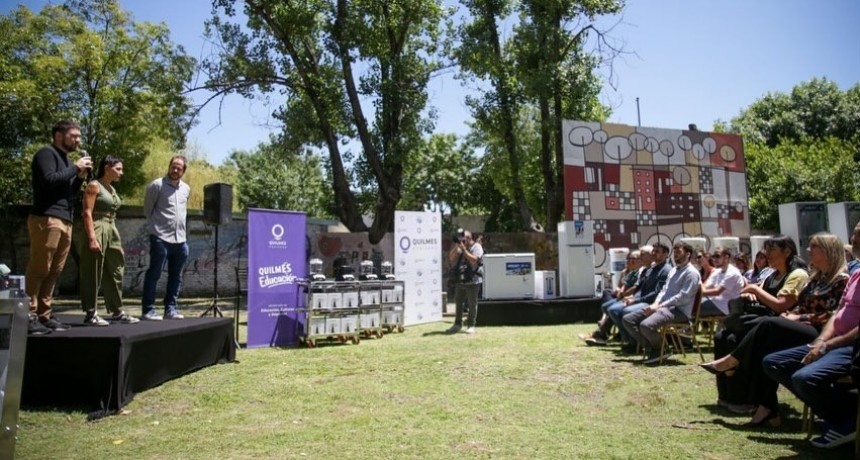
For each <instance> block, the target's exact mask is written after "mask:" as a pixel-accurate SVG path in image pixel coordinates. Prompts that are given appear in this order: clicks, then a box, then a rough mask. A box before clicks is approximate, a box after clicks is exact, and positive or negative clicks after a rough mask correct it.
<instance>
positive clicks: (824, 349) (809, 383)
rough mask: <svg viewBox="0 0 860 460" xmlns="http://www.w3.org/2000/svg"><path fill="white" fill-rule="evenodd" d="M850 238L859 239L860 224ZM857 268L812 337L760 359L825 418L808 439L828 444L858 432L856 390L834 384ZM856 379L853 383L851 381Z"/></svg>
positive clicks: (844, 362)
mask: <svg viewBox="0 0 860 460" xmlns="http://www.w3.org/2000/svg"><path fill="white" fill-rule="evenodd" d="M851 240H852V241H860V224H857V225H856V226H855V227H854V232H853V234H852V235H851ZM858 284H860V272H854V273H853V274H851V277H850V278H849V279H848V285H847V287H846V288H845V292H844V293H843V295H842V299H841V300H840V302H839V308H838V309H837V311H836V313H835V314H834V315H833V316H831V317H830V321H828V322H827V324H825V325H824V328H823V329H822V330H821V333H820V334H819V335H818V337H817V338H816V339H815V340H813V341H812V342H810V343H808V344H806V345H798V346H797V347H794V348H789V349H787V350H783V351H778V352H775V353H771V354H769V355H767V356H765V358H764V362H763V363H762V367H763V368H764V373H765V374H766V375H767V376H768V377H770V378H771V379H772V380H774V381H776V382H779V383H781V384H782V385H783V386H784V387H785V388H787V389H788V390H789V391H791V392H792V393H794V395H795V396H797V398H798V399H800V400H801V401H803V402H804V403H806V404H808V405H809V407H810V408H811V409H812V412H813V413H814V414H815V415H817V416H818V417H820V418H821V419H822V420H823V421H824V427H825V428H824V433H823V434H822V435H821V436H819V437H816V438H813V439H811V440H810V442H812V445H814V446H816V447H823V448H830V447H836V446H839V445H842V444H844V443H847V442H851V441H853V440H854V438H855V436H856V431H857V426H856V424H857V418H856V417H857V412H856V411H857V394H856V393H855V392H854V391H851V389H850V388H849V387H848V386H846V385H838V384H836V385H834V383H835V382H836V381H837V380H839V379H840V378H842V377H844V376H845V375H847V374H848V373H849V371H850V369H851V364H852V359H853V356H854V353H856V351H857V350H854V347H852V346H851V345H852V344H854V346H855V347H856V346H857V344H856V343H855V342H856V340H857V335H858V329H857V324H858V322H860V289H858ZM856 383H857V382H856V379H855V384H856Z"/></svg>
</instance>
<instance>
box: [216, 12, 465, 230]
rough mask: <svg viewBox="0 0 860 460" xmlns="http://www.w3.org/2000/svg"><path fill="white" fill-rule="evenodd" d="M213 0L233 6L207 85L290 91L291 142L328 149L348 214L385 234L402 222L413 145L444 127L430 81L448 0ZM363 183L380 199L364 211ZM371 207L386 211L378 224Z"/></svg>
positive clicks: (286, 106) (338, 197)
mask: <svg viewBox="0 0 860 460" xmlns="http://www.w3.org/2000/svg"><path fill="white" fill-rule="evenodd" d="M213 4H214V6H215V8H216V13H217V14H221V16H218V15H216V16H214V17H213V18H212V19H211V20H210V21H209V22H208V26H207V28H208V30H209V32H210V34H212V35H213V36H217V37H218V41H219V42H220V43H222V44H223V49H221V50H220V52H219V54H218V56H216V57H215V58H213V59H210V60H207V61H206V62H205V63H204V67H205V69H206V71H207V72H208V74H209V80H208V82H207V83H206V87H207V88H208V89H209V90H212V91H215V96H214V97H217V96H218V95H221V94H226V93H228V92H236V93H239V94H243V95H246V96H249V97H253V95H254V94H256V91H262V92H263V93H268V92H271V91H273V90H276V89H277V90H280V91H281V93H282V94H283V95H284V97H285V100H284V102H283V105H282V106H281V108H280V110H279V111H278V113H277V114H276V116H277V117H278V118H279V119H281V121H282V122H283V123H284V135H283V142H285V143H286V144H287V146H288V147H290V146H292V147H294V146H296V145H307V146H314V147H319V148H322V149H324V150H326V151H327V152H328V167H329V169H330V173H331V174H330V175H331V184H332V188H333V190H334V203H335V212H336V215H337V216H338V218H340V220H341V221H342V222H343V223H344V225H346V226H347V228H349V229H350V230H352V231H364V230H368V231H369V238H370V241H371V242H374V243H375V242H377V241H379V240H381V238H382V237H383V235H384V234H385V232H388V231H391V230H392V228H393V222H394V210H395V208H396V207H397V204H398V202H399V201H400V200H401V197H402V193H403V169H404V164H405V162H406V160H407V158H408V155H409V154H410V152H412V151H414V150H415V149H417V148H420V147H421V146H422V145H423V143H424V141H423V136H424V135H425V134H427V133H429V131H430V130H431V129H432V123H431V120H430V119H429V118H428V114H427V112H426V111H425V109H426V107H427V90H426V88H427V82H428V80H429V78H430V76H431V73H432V72H433V71H434V70H437V69H439V68H440V66H441V64H440V63H439V60H440V56H441V55H442V53H441V51H442V47H443V46H444V45H445V44H446V42H445V34H444V30H445V27H444V26H445V24H446V21H447V17H448V13H447V12H446V11H445V10H444V9H443V8H442V7H441V6H440V2H439V1H438V0H400V1H378V0H308V1H302V2H284V1H279V0H278V1H276V0H244V1H240V0H215V1H214V2H213ZM237 9H242V10H243V11H244V13H245V15H246V16H247V18H248V20H247V24H246V28H245V29H243V28H242V27H240V26H239V25H238V24H235V23H232V22H230V21H231V20H232V18H233V17H235V15H236V14H235V13H236V11H237ZM367 112H371V114H370V115H368V114H367ZM350 149H355V151H356V152H358V153H357V154H355V159H354V162H355V165H356V166H357V169H356V174H354V175H351V174H350V173H349V171H348V170H347V167H346V164H345V163H346V162H348V161H349V160H350V156H351V153H352V152H351V150H350ZM345 160H346V162H345ZM362 172H364V173H366V174H361V173H362ZM357 193H364V194H365V195H367V194H368V193H369V194H372V196H373V199H372V200H365V201H364V202H365V203H367V202H370V206H371V209H362V206H361V203H362V201H361V200H359V199H358V198H357V197H356V194H357ZM365 211H370V212H372V213H373V216H374V220H373V224H372V225H371V227H370V228H369V229H368V228H367V227H366V225H365V224H364V222H363V221H362V213H363V212H365Z"/></svg>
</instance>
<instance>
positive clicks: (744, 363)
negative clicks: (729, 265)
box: [700, 233, 848, 426]
mask: <svg viewBox="0 0 860 460" xmlns="http://www.w3.org/2000/svg"><path fill="white" fill-rule="evenodd" d="M807 250H808V251H809V260H810V265H811V268H812V274H811V275H809V277H808V280H807V282H806V283H805V285H804V287H803V289H802V290H801V291H800V294H799V295H798V297H797V305H796V306H795V307H794V308H792V309H790V310H788V311H785V312H782V313H781V314H780V315H778V316H761V317H759V318H757V319H755V320H753V321H751V323H750V325H751V326H752V329H750V330H749V332H748V333H747V334H746V335H745V336H744V338H743V339H742V340H741V341H740V343H739V344H738V346H737V347H736V348H735V349H734V350H733V351H732V352H731V354H729V355H726V356H724V357H722V358H720V359H718V360H715V361H712V362H709V363H704V364H701V365H700V366H701V367H702V368H704V369H705V370H707V371H708V372H711V373H713V374H717V375H720V374H727V373H728V372H729V371H736V372H734V374H733V375H732V376H730V377H728V378H730V379H733V378H735V376H738V375H740V376H742V378H745V379H746V381H747V382H748V388H749V390H750V393H749V396H750V401H751V402H752V403H753V404H755V405H757V406H758V407H757V408H756V411H755V414H753V417H752V419H751V420H750V421H749V422H748V423H747V425H748V426H761V425H764V424H765V423H770V424H771V425H772V426H777V425H779V423H780V420H779V412H778V400H777V395H776V390H777V387H778V386H779V385H778V384H777V383H776V381H774V380H772V379H770V378H768V377H767V376H766V375H765V374H764V371H763V368H762V364H761V363H762V360H763V359H764V357H765V356H766V355H768V354H770V353H773V352H775V351H779V350H785V349H786V348H791V347H796V346H798V345H802V344H805V343H809V342H810V341H812V340H814V339H815V338H816V337H818V336H819V334H820V333H821V330H822V328H823V327H824V325H825V324H827V322H828V320H829V319H830V316H831V315H832V314H833V312H835V311H836V307H837V306H838V305H839V302H840V299H841V298H842V294H843V292H844V290H845V285H846V283H847V281H848V275H846V274H845V256H844V254H843V251H842V242H841V241H839V238H837V237H836V236H835V235H831V234H829V233H817V234H815V235H813V236H812V237H811V238H810V240H809V248H808V249H807ZM769 252H770V251H769ZM777 271H780V267H777Z"/></svg>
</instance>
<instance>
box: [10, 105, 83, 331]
mask: <svg viewBox="0 0 860 460" xmlns="http://www.w3.org/2000/svg"><path fill="white" fill-rule="evenodd" d="M80 145H81V127H80V125H78V124H77V123H75V122H73V121H69V120H64V121H61V122H59V123H57V124H56V125H54V127H53V128H52V129H51V145H48V146H45V147H43V148H41V149H39V151H38V152H36V155H35V156H33V163H32V164H31V172H32V181H33V205H32V206H31V207H30V215H29V216H28V217H27V231H28V233H29V236H30V260H29V261H28V262H27V271H26V273H25V275H24V278H25V284H26V291H27V295H28V296H29V297H30V322H29V326H28V332H29V333H30V334H31V335H44V334H48V333H50V332H51V331H66V330H68V329H69V326H68V325H66V324H63V323H61V322H59V321H57V319H56V318H55V317H54V315H53V312H52V310H51V303H52V301H53V298H54V286H55V285H56V283H57V278H59V276H60V273H61V272H62V271H63V267H64V266H65V264H66V258H67V257H68V256H69V249H70V248H71V246H72V219H73V214H74V211H73V206H72V203H73V201H74V196H75V191H76V190H79V189H80V187H81V184H82V183H83V180H84V178H85V177H86V176H87V173H88V172H89V171H91V170H92V167H93V162H92V160H91V159H90V157H89V156H83V157H81V158H80V159H78V160H77V161H75V162H74V163H72V162H71V161H70V160H69V153H70V152H74V151H76V150H77V149H78V147H80Z"/></svg>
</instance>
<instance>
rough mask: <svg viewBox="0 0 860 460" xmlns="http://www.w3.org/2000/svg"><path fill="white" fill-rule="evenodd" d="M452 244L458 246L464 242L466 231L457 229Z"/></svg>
mask: <svg viewBox="0 0 860 460" xmlns="http://www.w3.org/2000/svg"><path fill="white" fill-rule="evenodd" d="M452 241H453V242H454V244H460V243H463V242H465V241H466V231H465V230H463V229H462V228H458V229H457V234H456V235H454V238H452Z"/></svg>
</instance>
